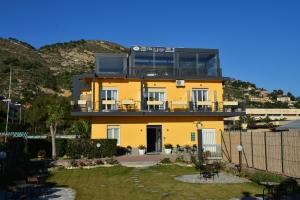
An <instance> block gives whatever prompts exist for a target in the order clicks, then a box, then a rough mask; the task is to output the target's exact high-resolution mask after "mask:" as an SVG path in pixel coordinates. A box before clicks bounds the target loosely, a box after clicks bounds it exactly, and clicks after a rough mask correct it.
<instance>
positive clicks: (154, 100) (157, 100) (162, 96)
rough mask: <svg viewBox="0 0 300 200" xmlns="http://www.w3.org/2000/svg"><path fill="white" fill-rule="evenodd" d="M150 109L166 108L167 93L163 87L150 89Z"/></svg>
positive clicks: (148, 100)
mask: <svg viewBox="0 0 300 200" xmlns="http://www.w3.org/2000/svg"><path fill="white" fill-rule="evenodd" d="M146 95H147V97H146V99H147V108H148V110H165V108H166V93H165V91H163V90H162V89H154V88H151V89H148V91H147V93H146Z"/></svg>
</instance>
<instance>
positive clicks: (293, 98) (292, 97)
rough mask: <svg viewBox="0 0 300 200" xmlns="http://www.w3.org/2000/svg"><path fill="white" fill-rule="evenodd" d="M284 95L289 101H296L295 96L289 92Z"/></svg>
mask: <svg viewBox="0 0 300 200" xmlns="http://www.w3.org/2000/svg"><path fill="white" fill-rule="evenodd" d="M286 95H287V96H288V97H290V99H291V101H295V100H296V98H295V96H294V95H293V94H292V93H291V92H288V93H287V94H286Z"/></svg>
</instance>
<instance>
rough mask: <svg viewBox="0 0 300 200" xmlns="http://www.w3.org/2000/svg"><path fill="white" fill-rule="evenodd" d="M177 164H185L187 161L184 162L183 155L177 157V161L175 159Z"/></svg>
mask: <svg viewBox="0 0 300 200" xmlns="http://www.w3.org/2000/svg"><path fill="white" fill-rule="evenodd" d="M175 162H180V163H184V162H185V160H184V157H183V155H180V156H177V157H176V159H175Z"/></svg>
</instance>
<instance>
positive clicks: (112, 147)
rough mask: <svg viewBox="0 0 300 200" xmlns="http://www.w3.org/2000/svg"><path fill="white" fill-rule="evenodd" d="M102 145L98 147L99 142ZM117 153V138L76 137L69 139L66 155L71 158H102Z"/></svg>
mask: <svg viewBox="0 0 300 200" xmlns="http://www.w3.org/2000/svg"><path fill="white" fill-rule="evenodd" d="M98 143H99V144H100V147H99V148H98V147H97V144H98ZM116 154H117V140H116V139H100V140H90V139H75V140H69V141H68V143H67V150H66V155H67V156H69V157H71V158H74V159H75V158H81V157H82V156H83V157H87V158H100V157H111V156H113V155H116Z"/></svg>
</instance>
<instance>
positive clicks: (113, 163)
mask: <svg viewBox="0 0 300 200" xmlns="http://www.w3.org/2000/svg"><path fill="white" fill-rule="evenodd" d="M105 162H106V163H107V164H110V165H117V164H119V161H117V160H116V159H113V158H108V159H106V160H105Z"/></svg>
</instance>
